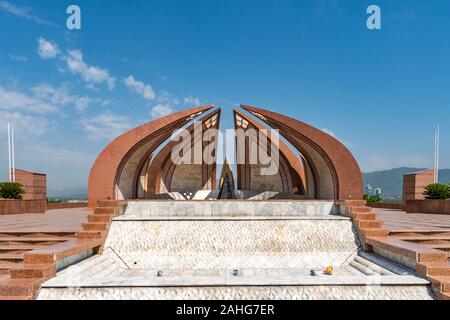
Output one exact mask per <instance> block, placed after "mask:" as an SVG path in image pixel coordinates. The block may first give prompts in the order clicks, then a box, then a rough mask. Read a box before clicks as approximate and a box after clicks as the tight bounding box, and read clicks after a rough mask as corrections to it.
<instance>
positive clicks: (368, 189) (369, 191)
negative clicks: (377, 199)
mask: <svg viewBox="0 0 450 320" xmlns="http://www.w3.org/2000/svg"><path fill="white" fill-rule="evenodd" d="M364 189H365V192H364V193H365V194H368V195H372V194H373V187H372V185H371V184H370V183H369V184H367V185H366V186H365V188H364Z"/></svg>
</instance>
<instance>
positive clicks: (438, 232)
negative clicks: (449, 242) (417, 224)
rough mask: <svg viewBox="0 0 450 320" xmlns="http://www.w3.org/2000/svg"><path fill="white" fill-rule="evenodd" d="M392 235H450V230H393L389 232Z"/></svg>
mask: <svg viewBox="0 0 450 320" xmlns="http://www.w3.org/2000/svg"><path fill="white" fill-rule="evenodd" d="M389 235H390V236H391V237H398V238H401V237H450V232H446V231H426V232H417V231H408V232H395V231H392V230H391V232H390V233H389Z"/></svg>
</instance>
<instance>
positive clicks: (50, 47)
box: [38, 38, 60, 59]
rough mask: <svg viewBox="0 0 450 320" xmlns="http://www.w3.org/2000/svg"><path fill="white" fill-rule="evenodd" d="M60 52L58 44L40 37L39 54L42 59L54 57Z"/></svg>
mask: <svg viewBox="0 0 450 320" xmlns="http://www.w3.org/2000/svg"><path fill="white" fill-rule="evenodd" d="M59 53H60V51H59V49H58V45H57V44H56V43H55V42H53V41H47V40H45V39H44V38H39V39H38V54H39V56H40V57H41V58H42V59H53V58H56V56H57V55H58V54H59Z"/></svg>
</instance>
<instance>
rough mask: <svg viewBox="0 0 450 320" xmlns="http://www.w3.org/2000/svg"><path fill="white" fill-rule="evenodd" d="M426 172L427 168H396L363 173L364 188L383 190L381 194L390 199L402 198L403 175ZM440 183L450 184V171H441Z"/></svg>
mask: <svg viewBox="0 0 450 320" xmlns="http://www.w3.org/2000/svg"><path fill="white" fill-rule="evenodd" d="M423 170H426V169H425V168H405V167H402V168H395V169H390V170H382V171H374V172H365V173H363V178H364V186H365V185H367V184H370V185H372V187H374V188H381V194H382V195H383V196H384V197H388V198H401V197H402V194H403V175H405V174H408V173H412V172H417V171H423ZM439 182H441V183H447V182H450V169H442V170H439Z"/></svg>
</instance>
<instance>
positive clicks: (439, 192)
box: [423, 183, 450, 199]
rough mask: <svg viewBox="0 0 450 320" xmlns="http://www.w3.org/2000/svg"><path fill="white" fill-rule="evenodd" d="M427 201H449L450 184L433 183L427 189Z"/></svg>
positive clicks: (425, 193)
mask: <svg viewBox="0 0 450 320" xmlns="http://www.w3.org/2000/svg"><path fill="white" fill-rule="evenodd" d="M423 194H424V195H425V198H426V199H449V198H450V184H441V183H432V184H429V185H427V186H426V187H425V191H424V193H423Z"/></svg>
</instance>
